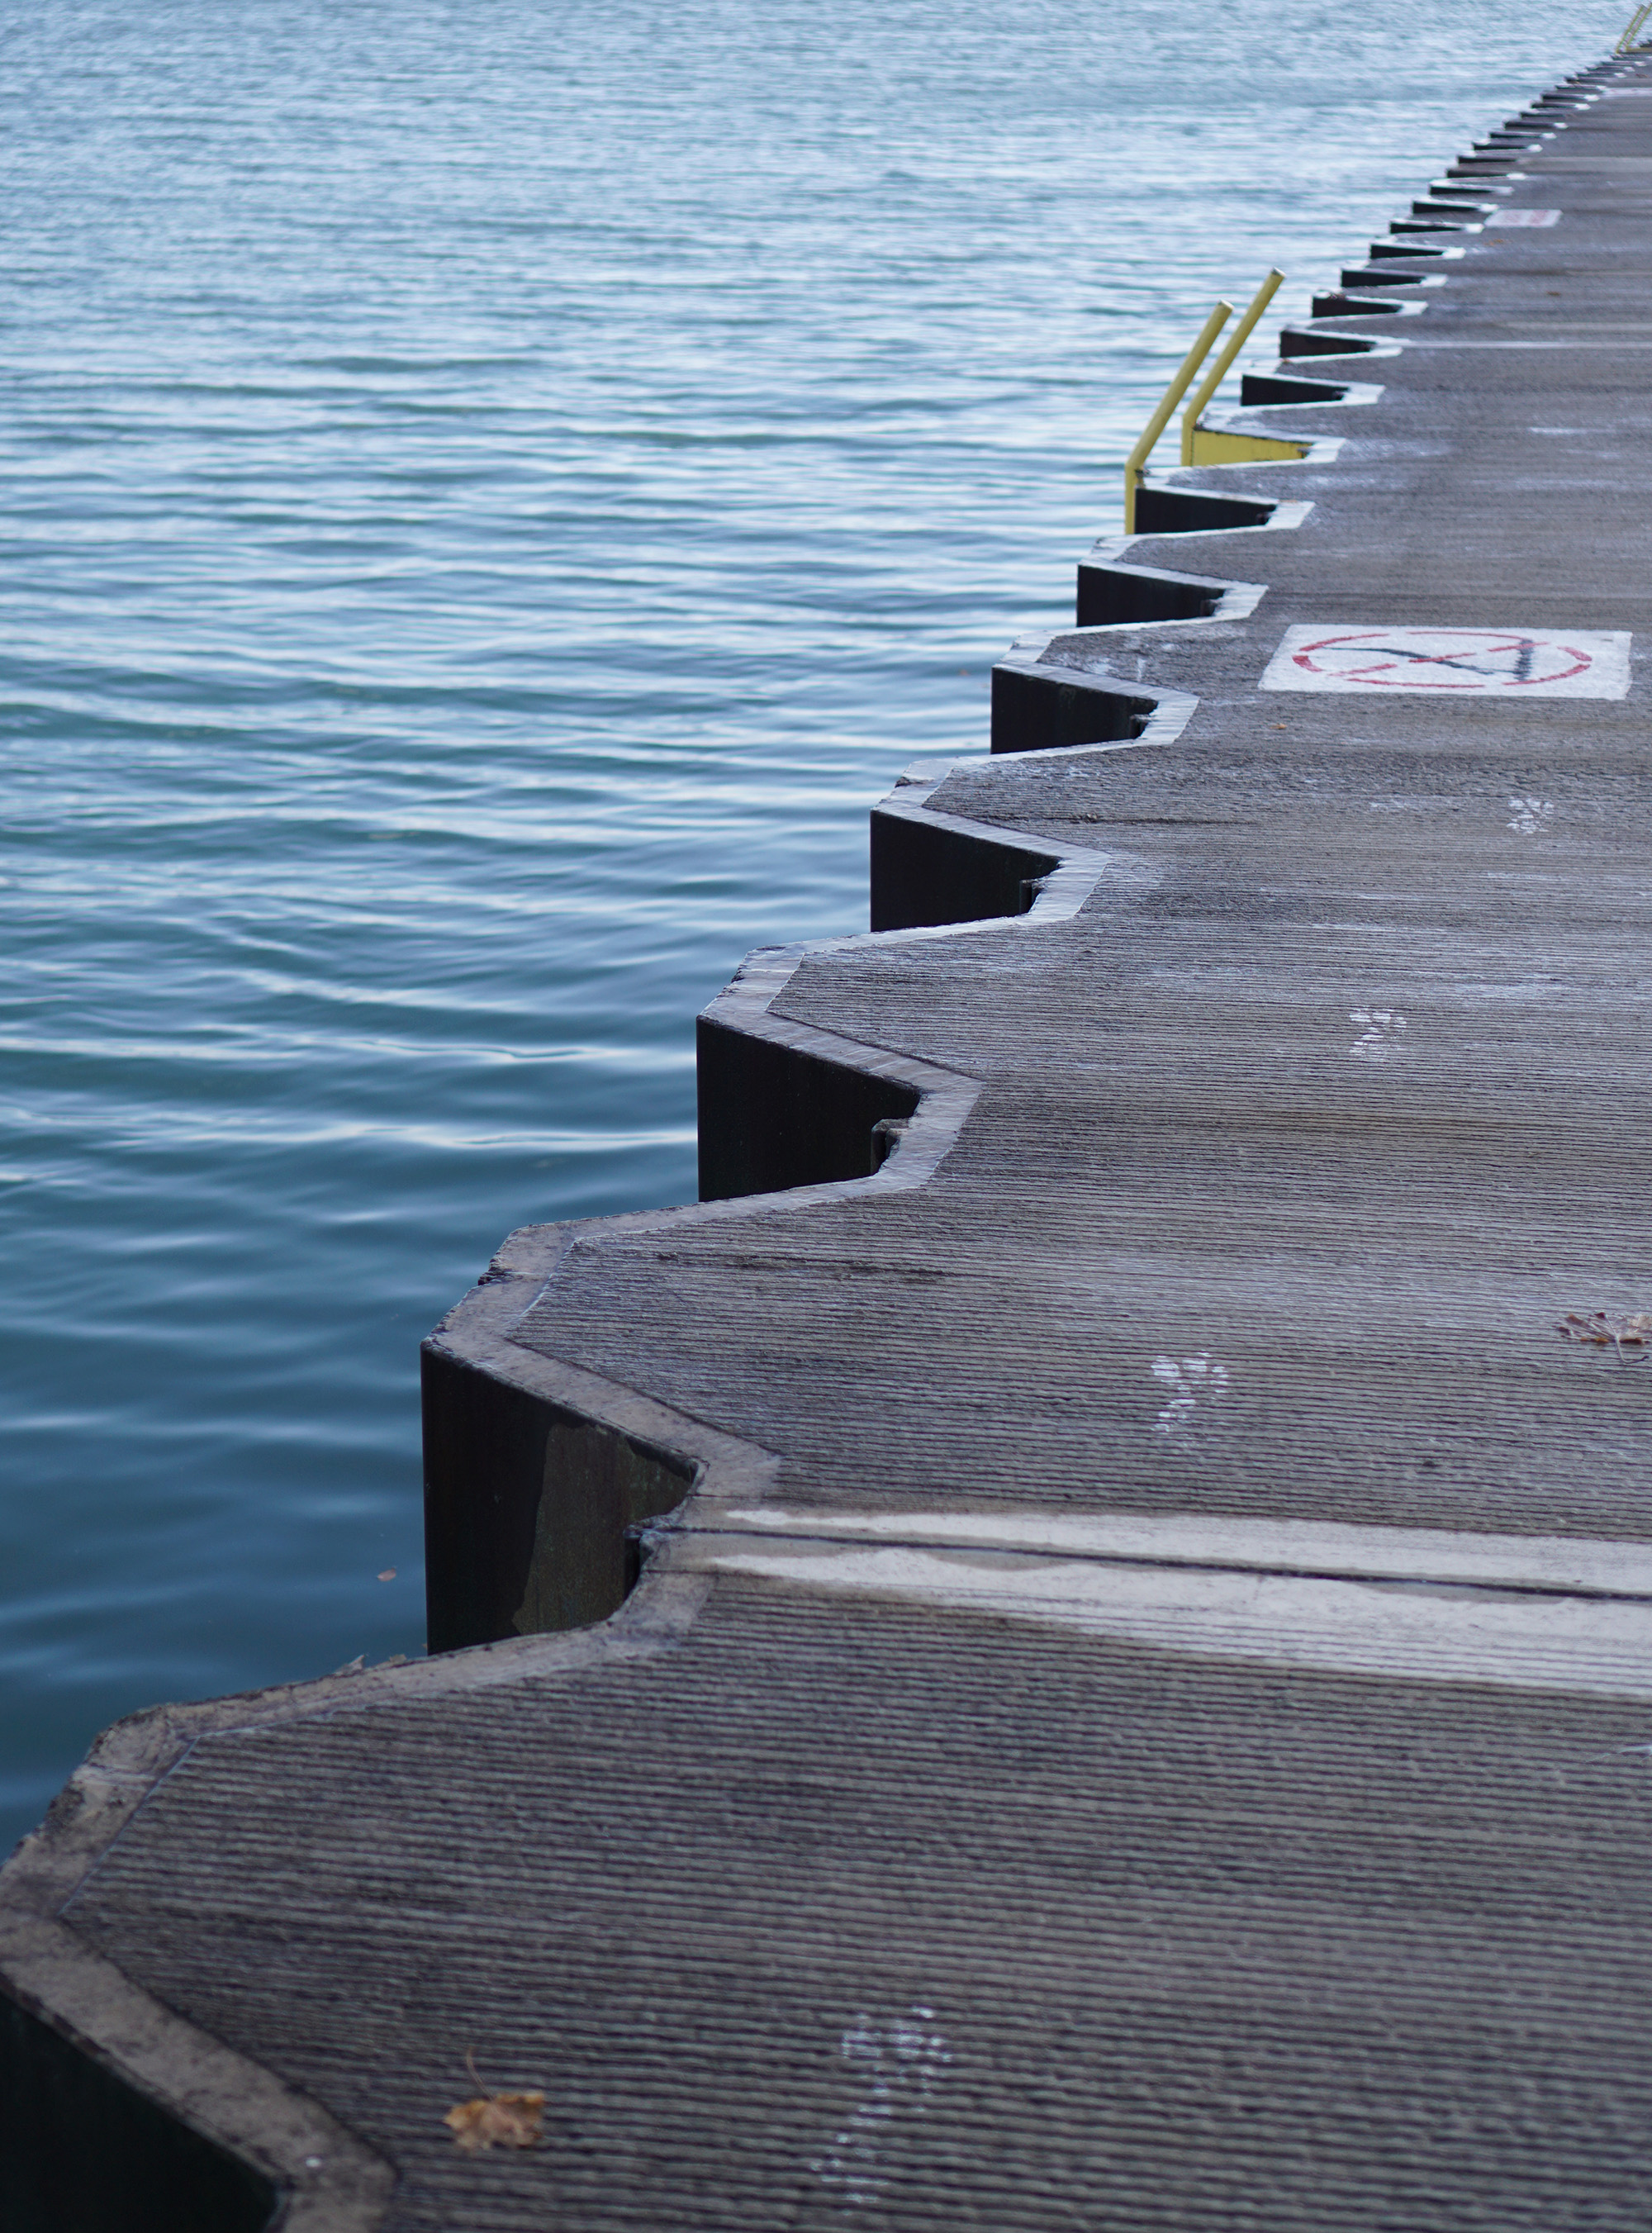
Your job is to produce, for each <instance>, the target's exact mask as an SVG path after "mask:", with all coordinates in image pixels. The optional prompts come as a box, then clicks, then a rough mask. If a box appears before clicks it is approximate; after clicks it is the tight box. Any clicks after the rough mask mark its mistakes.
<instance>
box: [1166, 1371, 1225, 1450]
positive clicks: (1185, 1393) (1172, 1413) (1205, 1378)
mask: <svg viewBox="0 0 1652 2233" xmlns="http://www.w3.org/2000/svg"><path fill="white" fill-rule="evenodd" d="M1153 1377H1154V1379H1155V1380H1157V1381H1159V1382H1160V1383H1161V1384H1162V1385H1163V1386H1164V1387H1166V1388H1167V1389H1169V1390H1170V1401H1169V1402H1168V1403H1167V1404H1166V1405H1165V1407H1164V1409H1163V1410H1162V1411H1161V1412H1160V1414H1159V1416H1158V1417H1157V1418H1156V1419H1155V1420H1154V1422H1153V1429H1154V1433H1155V1434H1159V1435H1174V1433H1176V1432H1177V1430H1178V1429H1180V1428H1182V1427H1187V1426H1191V1425H1192V1423H1193V1414H1194V1412H1195V1411H1196V1410H1197V1409H1198V1407H1199V1405H1200V1402H1201V1401H1202V1402H1203V1403H1204V1406H1205V1409H1206V1412H1208V1411H1209V1410H1210V1409H1211V1408H1212V1407H1213V1404H1214V1403H1217V1402H1218V1401H1219V1399H1220V1397H1221V1396H1224V1395H1225V1394H1226V1390H1227V1367H1226V1365H1225V1364H1212V1362H1211V1359H1210V1353H1209V1351H1201V1352H1200V1355H1199V1356H1197V1357H1154V1360H1153Z"/></svg>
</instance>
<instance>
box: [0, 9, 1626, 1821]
mask: <svg viewBox="0 0 1652 2233" xmlns="http://www.w3.org/2000/svg"><path fill="white" fill-rule="evenodd" d="M1628 5H1629V0H1616V8H1615V9H1608V8H1605V7H1603V5H1599V4H1593V3H1592V0H1591V4H1587V5H1584V4H1576V5H1558V4H1549V0H1537V4H1535V5H1528V6H1526V7H1525V8H1524V9H1522V10H1519V11H1517V10H1510V9H1506V8H1503V7H1497V6H1493V5H1491V4H1490V0H1429V4H1428V5H1427V6H1426V7H1425V6H1421V5H1418V4H1415V0H1402V4H1399V5H1397V6H1395V7H1394V8H1391V9H1389V10H1387V11H1385V12H1382V11H1376V10H1369V9H1366V8H1360V7H1355V6H1354V5H1352V4H1350V3H1349V0H1344V4H1343V5H1341V6H1336V7H1332V6H1328V5H1325V4H1323V0H1321V4H1315V0H1274V4H1271V5H1268V6H1266V7H1264V6H1261V5H1259V4H1257V3H1256V0H1239V4H1238V5H1233V6H1229V7H1226V8H1224V9H1220V10H1198V9H1191V8H1186V7H1173V6H1170V5H1168V4H1167V0H1116V4H1115V5H1112V6H1109V7H1106V8H1092V9H1089V10H1085V9H1083V8H1078V9H1075V8H1074V7H1073V6H1071V5H1070V4H1068V5H1063V6H1060V7H1057V6H1055V5H1051V4H1048V0H1000V4H998V5H995V6H990V5H986V4H983V0H948V4H947V5H946V6H945V7H941V6H936V5H933V4H927V0H881V4H879V5H877V6H875V7H874V6H870V5H868V4H867V0H836V4H835V5H832V6H829V7H823V6H821V5H820V4H819V0H809V3H808V4H799V0H764V4H763V5H762V6H758V5H757V4H756V0H698V4H697V0H673V4H671V5H669V6H666V5H661V4H659V0H601V4H595V0H563V4H561V5H558V6H556V7H550V6H545V5H535V4H532V0H468V4H466V5H465V6H463V7H460V6H455V5H448V4H441V0H349V4H348V5H346V6H340V5H338V4H337V0H327V4H322V0H260V3H259V4H258V5H257V6H256V7H246V8H226V7H224V6H223V5H222V4H221V0H173V4H162V0H156V4H154V5H152V6H150V7H148V8H146V9H143V10H139V9H134V8H133V7H132V6H131V5H130V4H129V0H128V4H124V5H115V4H113V0H74V4H62V0H58V3H57V4H54V0H30V4H29V6H28V7H27V8H24V7H23V5H21V4H19V0H6V4H5V5H4V6H3V9H0V27H3V34H4V37H3V46H0V73H3V75H0V101H3V120H0V122H3V130H0V147H3V153H0V166H3V186H4V194H5V207H6V212H7V227H6V240H5V248H4V251H3V277H0V316H3V322H4V339H5V346H6V350H7V354H8V356H9V359H10V367H11V375H12V376H11V381H10V402H9V404H8V405H7V406H6V407H5V410H4V413H3V419H0V474H3V482H4V500H3V507H0V521H3V525H0V535H3V541H4V563H3V566H0V611H3V628H0V656H3V698H0V703H3V744H0V750H3V769H4V795H5V804H6V812H5V815H4V829H3V839H0V924H3V956H4V968H3V975H0V1004H3V1022H0V1033H3V1038H0V1045H3V1065H0V1080H3V1086H0V1091H3V1112H4V1124H3V1133H0V1217H3V1221H4V1232H5V1240H6V1251H7V1253H6V1258H5V1261H6V1265H7V1267H8V1276H7V1278H6V1280H5V1283H4V1290H3V1299H0V1312H3V1327H0V1370H3V1374H4V1449H5V1474H4V1496H3V1507H0V1715H3V1722H0V1728H3V1733H4V1737H3V1745H0V1846H3V1841H4V1840H5V1839H7V1838H8V1837H9V1836H10V1835H15V1834H16V1833H17V1832H20V1831H21V1830H22V1829H23V1828H24V1827H26V1826H28V1824H29V1823H30V1822H31V1821H32V1820H35V1819H36V1817H37V1816H38V1814H39V1813H40V1812H41V1811H42V1807H43V1806H44V1805H45V1803H46V1801H47V1800H48V1799H49V1796H50V1794H51V1793H52V1791H53V1790H54V1789H55V1787H56V1786H57V1785H58V1784H59V1783H60V1782H61V1781H62V1778H63V1776H64V1775H65V1774H67V1772H68V1769H69V1768H70V1767H71V1766H72V1765H73V1763H74V1761H75V1759H76V1758H77V1757H78V1756H79V1755H80V1753H81V1751H82V1749H83V1748H84V1747H85V1745H86V1743H87V1741H88V1739H89V1738H90V1736H91V1735H93V1733H94V1731H95V1730H96V1729H97V1728H99V1727H100V1726H101V1724H103V1723H104V1722H107V1721H109V1720H111V1719H112V1718H114V1716H116V1715H120V1714H122V1713H126V1712H128V1711H131V1710H133V1709H136V1708H138V1707H141V1706H144V1705H146V1704H149V1703H152V1702H154V1701H156V1700H159V1699H162V1698H175V1697H188V1696H204V1695H208V1694H211V1693H216V1692H220V1691H224V1690H233V1689H244V1688H247V1687H250V1686H251V1685H254V1684H257V1683H268V1682H270V1681H274V1680H278V1679H283V1678H285V1677H289V1676H305V1675H309V1674H314V1673H317V1672H322V1671H325V1670H328V1669H330V1668H333V1667H335V1666H337V1665H338V1664H340V1663H342V1662H343V1661H346V1660H348V1659H351V1658H353V1657H355V1656H356V1655H357V1654H358V1653H365V1654H367V1656H368V1657H369V1658H378V1657H383V1656H385V1655H387V1654H389V1653H392V1652H395V1651H406V1652H413V1651H416V1650H419V1649H420V1643H421V1635H422V1623H421V1606H422V1595H421V1587H422V1585H421V1576H420V1495H419V1448H418V1420H417V1403H416V1365H417V1357H416V1352H417V1345H418V1342H419V1339H420V1336H421V1335H422V1334H423V1333H424V1332H425V1331H426V1329H427V1328H428V1326H429V1325H431V1323H432V1322H433V1320H434V1319H435V1318H437V1317H438V1316H439V1313H440V1312H442V1311H443V1310H444V1309H445V1308H446V1305H448V1304H449V1303H450V1302H452V1300H454V1299H456V1298H457V1297H458V1296H459V1293H460V1292H462V1291H463V1290H464V1288H465V1286H467V1285H469V1283H470V1282H471V1280H472V1279H473V1278H474V1277H475V1276H476V1274H477V1273H478V1272H479V1270H480V1269H481V1267H482V1266H483V1265H484V1264H485V1261H486V1259H487V1257H488V1255H489V1253H491V1249H492V1248H493V1247H494V1246H495V1244H496V1243H497V1242H498V1240H499V1239H500V1238H501V1237H502V1235H503V1234H504V1233H505V1232H506V1231H507V1230H508V1229H509V1228H510V1227H512V1226H514V1225H518V1224H522V1223H525V1222H527V1221H530V1220H538V1219H544V1218H556V1217H565V1216H569V1215H573V1214H586V1213H589V1212H594V1211H608V1210H621V1209H628V1208H638V1207H641V1206H645V1205H649V1204H655V1203H660V1202H665V1201H682V1200H686V1199H689V1198H691V1197H692V1195H693V1015H694V1012H695V1010H696V1009H697V1008H698V1007H699V1006H701V1005H702V1004H703V1003H704V1002H705V1001H706V999H709V998H710V997H711V995H712V993H714V992H715V991H716V989H717V987H718V986H719V984H721V983H722V982H723V981H724V980H725V978H726V977H727V976H728V974H729V973H730V972H731V971H732V968H733V967H734V966H735V964H736V963H737V962H738V960H739V957H740V955H741V954H742V953H743V952H744V951H745V949H746V948H748V947H752V946H755V945H759V944H763V943H772V942H776V941H784V940H790V939H793V938H798V937H807V936H812V935H820V934H831V933H836V932H842V931H846V930H854V929H858V928H862V927H863V925H864V921H865V908H866V896H865V868H864V852H865V827H866V823H865V817H866V812H867V809H868V806H869V805H870V804H871V803H872V802H873V801H874V800H875V798H877V797H878V796H879V795H880V794H881V792H882V791H885V790H887V789H888V786H889V784H891V782H892V780H893V779H894V776H895V774H896V773H897V772H898V771H899V770H900V769H901V766H902V765H903V764H904V763H905V762H906V761H907V760H909V759H911V758H914V757H915V756H917V755H920V754H922V753H931V754H933V752H937V751H947V750H964V749H973V748H976V747H979V745H981V744H982V743H983V742H984V741H985V709H986V677H987V668H988V666H989V665H990V662H991V661H992V657H993V656H994V655H995V654H997V653H998V651H999V650H1000V649H1001V648H1003V646H1004V645H1005V643H1006V642H1007V641H1008V640H1009V639H1010V637H1011V635H1013V634H1015V633H1016V632H1017V631H1018V630H1019V629H1022V628H1027V627H1030V626H1034V625H1037V624H1038V623H1040V622H1043V623H1045V624H1049V625H1053V624H1054V623H1056V622H1058V621H1060V620H1062V619H1063V618H1065V617H1068V616H1069V615H1070V594H1071V580H1072V565H1073V562H1074V560H1075V558H1076V556H1077V555H1078V553H1079V552H1080V551H1081V550H1083V548H1084V547H1085V546H1086V545H1087V544H1089V541H1090V540H1091V539H1092V537H1094V536H1095V535H1096V534H1097V533H1098V532H1101V531H1103V530H1105V529H1108V528H1109V527H1115V526H1116V524H1117V519H1118V505H1117V492H1118V486H1119V473H1118V464H1119V461H1120V459H1122V455H1123V452H1124V451H1125V449H1126V448H1127V447H1128V444H1129V442H1130V441H1131V439H1133V438H1134V436H1135V433H1136V432H1137V430H1138V428H1139V426H1140V425H1141V421H1142V420H1144V419H1145V418H1146V416H1147V413H1148V409H1149V408H1150V407H1151V404H1152V402H1153V400H1154V398H1155V397H1156V394H1157V393H1158V391H1159V389H1160V388H1161V387H1162V385H1163V383H1164V381H1165V380H1166V379H1167V376H1168V373H1169V371H1170V369H1171V368H1172V367H1173V365H1174V361H1176V360H1177V359H1179V358H1180V354H1181V352H1182V350H1183V349H1184V348H1185V347H1186V346H1187V342H1188V340H1189V339H1190V338H1191V335H1192V334H1193V331H1194V330H1195V329H1197V327H1198V325H1199V323H1200V322H1201V320H1202V318H1203V316H1204V315H1205V312H1206V309H1207V308H1208V306H1209V303H1210V302H1211V300H1212V299H1213V297H1214V296H1215V295H1216V294H1218V293H1219V292H1221V291H1227V292H1229V293H1233V292H1236V291H1237V292H1238V293H1239V299H1241V300H1243V299H1245V297H1246V296H1248V294H1249V291H1250V290H1251V289H1252V287H1253V286H1254V284H1255V283H1256V282H1257V281H1258V280H1259V277H1261V274H1262V272H1263V270H1265V267H1266V266H1267V265H1268V264H1270V263H1272V262H1275V261H1278V262H1279V263H1281V264H1284V266H1285V269H1286V270H1287V271H1288V272H1289V273H1290V275H1291V284H1290V286H1289V288H1288V289H1287V290H1285V294H1284V295H1283V296H1281V298H1280V300H1279V303H1278V309H1279V310H1280V311H1283V312H1285V313H1286V314H1287V315H1290V314H1297V313H1300V312H1303V311H1304V310H1305V309H1306V303H1307V297H1308V295H1309V293H1310V291H1311V287H1312V286H1314V285H1317V284H1323V283H1324V282H1325V281H1326V280H1327V279H1329V278H1330V277H1333V276H1334V274H1335V272H1336V270H1337V268H1338V266H1339V264H1341V263H1342V262H1343V261H1344V260H1346V259H1347V257H1349V256H1350V253H1355V252H1357V251H1359V250H1360V248H1361V247H1362V246H1363V243H1364V242H1365V241H1366V240H1368V239H1369V238H1370V237H1371V235H1372V233H1373V231H1383V230H1385V229H1386V225H1387V221H1388V218H1389V217H1390V216H1391V215H1392V214H1394V213H1395V211H1396V210H1397V209H1398V208H1400V207H1402V205H1403V204H1404V202H1405V201H1406V200H1408V199H1409V197H1410V196H1411V194H1412V193H1413V192H1417V191H1419V190H1421V187H1422V186H1423V184H1424V182H1425V181H1426V180H1427V179H1428V177H1429V176H1430V175H1431V174H1433V173H1434V172H1435V171H1436V170H1437V168H1438V167H1439V166H1440V165H1441V162H1442V160H1445V159H1447V158H1448V157H1450V156H1451V155H1452V154H1453V153H1454V152H1455V151H1456V150H1457V149H1458V148H1459V147H1460V146H1462V145H1463V144H1464V143H1465V142H1466V140H1467V139H1468V138H1470V137H1472V136H1473V135H1474V134H1476V133H1479V132H1480V131H1481V130H1482V129H1483V128H1484V127H1486V126H1488V125H1490V124H1492V123H1493V122H1495V121H1497V120H1500V119H1501V118H1502V117H1503V116H1504V115H1505V114H1508V113H1510V112H1511V111H1512V108H1513V107H1515V106H1517V105H1519V103H1520V102H1522V101H1524V100H1525V99H1526V98H1527V97H1529V96H1530V95H1532V94H1534V93H1536V92H1538V91H1540V90H1541V89H1543V88H1545V87H1546V86H1548V85H1549V84H1551V82H1553V81H1555V80H1556V79H1557V78H1558V77H1559V76H1560V75H1563V74H1564V73H1565V72H1567V71H1569V70H1571V69H1572V68H1577V67H1578V66H1580V65H1581V64H1584V63H1585V62H1590V61H1593V60H1595V59H1597V58H1598V56H1599V55H1601V54H1603V52H1604V51H1605V50H1606V49H1607V48H1608V47H1609V46H1610V43H1611V42H1612V40H1613V39H1614V37H1615V36H1616V33H1617V31H1618V30H1619V29H1620V28H1621V25H1620V23H1619V21H1618V15H1619V13H1620V12H1623V13H1627V10H1628ZM1277 322H1278V320H1277V318H1272V317H1271V318H1270V321H1269V323H1268V327H1267V328H1266V329H1265V331H1272V329H1274V327H1275V326H1276V325H1277ZM1271 356H1272V350H1271V349H1269V348H1263V347H1260V346H1259V347H1258V348H1255V349H1254V350H1253V351H1252V357H1253V359H1254V360H1256V361H1262V360H1265V359H1267V358H1270V357H1271ZM391 1572H393V1579H380V1577H381V1576H383V1575H386V1574H388V1573H391Z"/></svg>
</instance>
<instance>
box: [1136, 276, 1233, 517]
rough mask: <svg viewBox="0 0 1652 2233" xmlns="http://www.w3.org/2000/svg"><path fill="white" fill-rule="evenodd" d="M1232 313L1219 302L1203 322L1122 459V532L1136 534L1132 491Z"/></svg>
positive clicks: (1228, 306) (1137, 486)
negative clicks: (1152, 412) (1155, 406)
mask: <svg viewBox="0 0 1652 2233" xmlns="http://www.w3.org/2000/svg"><path fill="white" fill-rule="evenodd" d="M1232 315H1233V305H1232V303H1218V304H1217V305H1216V308H1215V309H1213V311H1212V312H1211V314H1210V316H1209V317H1207V318H1206V321H1205V329H1204V331H1203V333H1201V334H1200V336H1199V339H1198V340H1197V341H1196V342H1194V343H1193V347H1192V348H1190V349H1189V350H1188V352H1187V355H1186V356H1185V357H1184V358H1183V359H1182V361H1181V369H1180V372H1179V373H1178V374H1176V376H1175V378H1174V380H1173V381H1171V383H1170V385H1169V387H1167V388H1166V390H1165V392H1164V400H1163V401H1162V402H1161V404H1160V406H1159V407H1158V409H1157V410H1156V411H1155V412H1154V414H1153V416H1152V418H1151V419H1149V420H1148V423H1147V425H1146V426H1145V427H1144V428H1143V429H1142V432H1141V440H1140V441H1139V442H1138V443H1137V444H1136V446H1135V449H1133V450H1132V451H1131V452H1130V454H1129V456H1128V458H1126V459H1125V460H1124V532H1125V533H1126V534H1127V535H1134V534H1135V492H1136V491H1137V490H1138V489H1139V488H1140V487H1141V478H1142V475H1143V473H1144V472H1146V470H1147V463H1148V458H1149V457H1150V456H1151V455H1152V454H1153V446H1154V443H1155V442H1156V441H1157V440H1158V439H1159V437H1160V435H1161V434H1162V433H1163V432H1164V430H1165V428H1166V427H1167V426H1168V425H1169V424H1170V414H1171V413H1172V412H1173V411H1174V409H1175V407H1176V406H1177V404H1178V403H1180V400H1181V399H1182V397H1183V396H1184V395H1185V394H1187V390H1188V389H1189V388H1190V387H1192V386H1193V374H1195V373H1196V372H1197V371H1198V370H1199V368H1200V365H1201V364H1203V362H1204V361H1205V359H1206V357H1207V356H1208V355H1210V347H1211V343H1212V342H1213V341H1214V340H1215V338H1216V336H1217V335H1218V334H1219V333H1220V331H1221V330H1222V328H1223V327H1224V326H1225V325H1226V323H1227V322H1228V320H1229V319H1230V318H1231V317H1232Z"/></svg>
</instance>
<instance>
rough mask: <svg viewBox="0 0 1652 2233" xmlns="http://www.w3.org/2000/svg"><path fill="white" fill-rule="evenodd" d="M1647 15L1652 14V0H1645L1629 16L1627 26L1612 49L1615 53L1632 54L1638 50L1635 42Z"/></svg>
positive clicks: (1642, 28) (1643, 27)
mask: <svg viewBox="0 0 1652 2233" xmlns="http://www.w3.org/2000/svg"><path fill="white" fill-rule="evenodd" d="M1648 16H1652V0H1645V4H1644V5H1643V6H1642V7H1639V8H1637V9H1636V11H1635V13H1634V14H1633V15H1632V16H1630V17H1629V28H1628V29H1627V30H1626V31H1625V32H1624V34H1623V37H1622V38H1621V39H1620V40H1619V41H1618V42H1617V45H1616V48H1615V49H1613V51H1614V52H1615V53H1616V54H1620V55H1632V54H1635V53H1636V52H1638V51H1639V50H1638V49H1637V48H1636V44H1635V42H1636V39H1637V38H1638V37H1639V36H1640V35H1641V33H1642V31H1643V30H1644V29H1645V28H1646V19H1647V17H1648Z"/></svg>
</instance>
